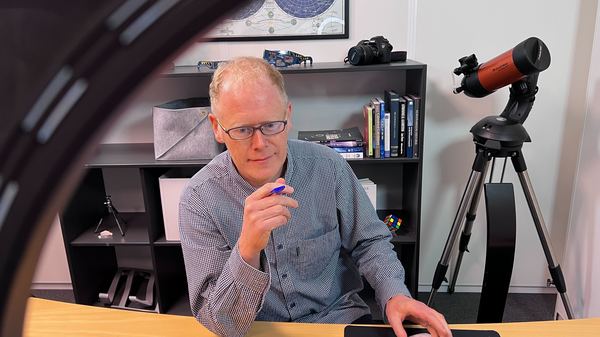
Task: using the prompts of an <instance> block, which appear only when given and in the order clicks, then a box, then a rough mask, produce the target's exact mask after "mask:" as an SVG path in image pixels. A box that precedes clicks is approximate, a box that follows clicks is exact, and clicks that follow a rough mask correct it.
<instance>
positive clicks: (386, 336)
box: [344, 325, 500, 337]
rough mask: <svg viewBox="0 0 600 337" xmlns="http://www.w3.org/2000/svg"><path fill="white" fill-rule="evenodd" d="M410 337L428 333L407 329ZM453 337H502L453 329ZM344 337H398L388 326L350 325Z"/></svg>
mask: <svg viewBox="0 0 600 337" xmlns="http://www.w3.org/2000/svg"><path fill="white" fill-rule="evenodd" d="M405 329H406V333H407V334H408V336H409V337H410V336H411V335H415V334H418V333H426V332H427V330H426V329H415V328H405ZM451 331H452V337H500V334H499V333H497V332H496V331H493V330H457V329H451ZM344 337H396V335H395V334H394V330H393V329H392V328H391V327H387V326H359V325H348V326H346V327H345V328H344Z"/></svg>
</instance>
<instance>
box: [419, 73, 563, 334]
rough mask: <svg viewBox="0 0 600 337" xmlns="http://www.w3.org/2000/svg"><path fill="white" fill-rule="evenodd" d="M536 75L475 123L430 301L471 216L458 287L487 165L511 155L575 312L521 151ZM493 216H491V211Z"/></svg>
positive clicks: (462, 243)
mask: <svg viewBox="0 0 600 337" xmlns="http://www.w3.org/2000/svg"><path fill="white" fill-rule="evenodd" d="M537 77H538V74H534V75H530V76H527V77H525V79H523V80H519V81H518V82H515V83H513V84H512V85H511V88H510V98H509V101H508V104H507V105H506V107H505V109H504V111H503V112H502V114H500V116H489V117H486V118H484V119H482V120H480V121H479V122H478V123H477V124H475V125H474V126H473V127H472V128H471V130H470V132H471V133H472V134H473V142H474V143H475V147H476V156H475V160H474V162H473V167H472V171H471V174H470V176H469V180H468V182H467V186H466V188H465V191H464V193H463V195H462V197H461V200H460V204H459V207H458V211H457V213H456V216H455V218H454V222H453V224H452V228H451V229H450V234H449V235H448V238H447V241H446V245H445V247H444V251H443V253H442V257H441V258H440V261H439V262H438V265H437V267H436V270H435V274H434V277H433V282H432V289H431V292H430V294H429V298H428V300H427V305H429V306H430V305H431V302H432V300H433V297H434V296H435V294H436V292H437V290H438V289H439V287H440V285H441V284H442V281H443V280H444V279H445V275H446V272H447V270H448V264H449V260H450V255H451V251H452V249H453V247H454V245H455V243H456V240H457V239H458V233H459V231H460V229H461V226H462V223H463V221H464V220H466V221H465V226H464V229H463V232H462V235H461V238H460V245H459V255H458V259H457V265H456V268H455V270H454V275H453V278H452V280H451V282H450V287H449V292H453V290H454V285H455V283H456V279H457V277H458V272H459V269H460V264H461V262H462V257H463V254H464V252H465V251H467V250H468V248H467V246H468V243H469V239H470V236H471V230H472V228H473V222H474V220H475V216H476V212H477V206H478V203H479V199H480V196H481V192H482V190H483V185H484V179H485V176H486V173H487V170H488V166H489V162H490V160H492V159H495V158H505V159H507V158H510V159H511V161H512V164H513V167H514V169H515V172H516V173H517V175H518V177H519V182H520V183H521V187H522V188H523V192H524V194H525V198H526V200H527V205H528V207H529V211H530V212H531V215H532V218H533V222H534V224H535V228H536V231H537V234H538V237H539V239H540V241H541V244H542V248H543V250H544V254H545V257H546V260H547V262H548V267H549V270H550V274H551V276H552V279H553V281H554V284H555V285H556V288H557V290H558V292H559V293H560V297H561V299H562V302H563V305H564V307H565V311H566V314H567V317H568V318H569V319H571V318H573V311H572V308H571V306H570V303H569V299H568V297H567V293H566V284H565V280H564V276H563V274H562V271H561V268H560V266H559V265H558V263H557V261H556V259H555V257H554V255H553V253H552V248H551V246H550V242H549V240H548V232H547V229H546V225H545V223H544V219H543V217H542V212H541V211H540V207H539V205H538V202H537V199H536V197H535V193H534V191H533V187H532V184H531V181H530V180H529V175H528V173H527V166H526V164H525V158H524V156H523V153H522V152H521V148H522V146H523V143H524V142H530V141H531V139H530V138H529V135H528V134H527V131H526V130H525V128H524V127H523V125H522V124H523V122H524V121H525V119H526V118H527V116H528V115H529V112H530V111H531V108H532V106H533V101H534V100H535V94H536V93H537V89H538V88H537ZM510 189H511V192H510V193H512V186H511V188H510ZM510 197H511V200H510V201H512V204H513V207H514V196H513V195H512V194H510ZM503 200H504V201H505V202H506V201H507V198H504V199H503ZM488 201H489V200H488ZM513 213H514V210H513ZM488 222H490V218H489V214H488ZM513 222H514V221H513ZM489 235H490V233H488V241H489ZM513 241H514V239H513ZM513 248H514V247H513ZM513 252H514V250H513ZM487 271H488V266H487V261H486V273H487ZM507 273H508V279H507V280H506V286H505V288H504V290H505V291H506V292H507V291H508V283H509V282H510V273H512V257H511V262H510V268H509V270H508V271H507ZM485 286H486V281H485V280H484V288H485ZM483 297H484V292H483V291H482V302H480V304H483V303H484V300H483ZM505 300H506V295H504V299H503V301H505ZM501 305H502V308H501V309H503V306H504V303H502V304H501ZM497 317H498V315H495V316H494V319H496V320H497ZM499 317H500V320H501V317H502V311H500V313H499ZM482 320H483V321H489V316H488V317H484V318H483V319H482V315H481V308H480V315H479V317H478V322H481V321H482Z"/></svg>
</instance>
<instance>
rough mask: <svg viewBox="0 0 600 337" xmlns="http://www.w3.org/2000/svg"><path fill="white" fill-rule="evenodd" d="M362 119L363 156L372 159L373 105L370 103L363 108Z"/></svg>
mask: <svg viewBox="0 0 600 337" xmlns="http://www.w3.org/2000/svg"><path fill="white" fill-rule="evenodd" d="M363 118H364V119H365V129H364V131H363V135H364V137H365V139H364V141H365V155H367V156H368V157H373V105H372V104H371V103H369V104H365V105H364V106H363Z"/></svg>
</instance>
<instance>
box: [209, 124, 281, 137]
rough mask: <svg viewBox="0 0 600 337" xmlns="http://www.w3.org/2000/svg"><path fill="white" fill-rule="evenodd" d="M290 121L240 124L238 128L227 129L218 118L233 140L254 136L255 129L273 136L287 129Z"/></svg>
mask: <svg viewBox="0 0 600 337" xmlns="http://www.w3.org/2000/svg"><path fill="white" fill-rule="evenodd" d="M287 122H288V121H273V122H267V123H264V124H261V125H259V126H257V127H253V126H240V127H237V128H231V129H225V128H224V127H223V125H221V122H219V120H217V123H218V124H219V126H220V127H221V129H223V131H225V133H227V134H228V135H229V137H231V139H233V140H244V139H248V138H250V137H252V135H254V131H256V130H260V132H261V133H262V134H263V135H265V136H272V135H276V134H278V133H281V132H283V130H285V126H286V125H287Z"/></svg>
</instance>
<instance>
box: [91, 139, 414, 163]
mask: <svg viewBox="0 0 600 337" xmlns="http://www.w3.org/2000/svg"><path fill="white" fill-rule="evenodd" d="M210 161H211V159H198V160H156V159H154V145H153V144H151V143H132V144H102V145H100V146H98V148H97V150H96V155H95V156H94V157H93V158H92V159H91V160H90V162H89V163H87V164H86V165H85V166H86V167H87V168H116V167H131V168H144V167H145V168H151V167H163V168H170V167H186V166H187V167H198V166H204V165H206V164H208V163H209V162H210ZM347 161H348V162H349V163H352V164H398V163H420V162H421V159H420V158H384V159H376V158H361V159H347Z"/></svg>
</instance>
